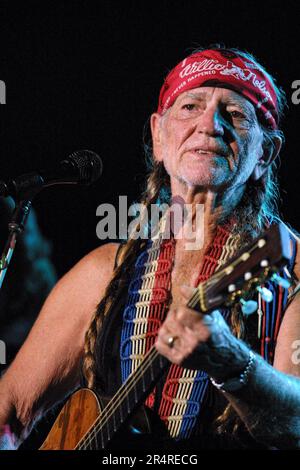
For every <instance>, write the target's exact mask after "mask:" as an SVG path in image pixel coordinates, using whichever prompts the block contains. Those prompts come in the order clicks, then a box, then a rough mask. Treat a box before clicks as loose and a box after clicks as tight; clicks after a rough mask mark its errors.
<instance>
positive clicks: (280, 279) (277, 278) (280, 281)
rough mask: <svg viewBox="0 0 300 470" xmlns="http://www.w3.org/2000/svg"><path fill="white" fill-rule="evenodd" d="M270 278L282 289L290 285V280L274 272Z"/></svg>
mask: <svg viewBox="0 0 300 470" xmlns="http://www.w3.org/2000/svg"><path fill="white" fill-rule="evenodd" d="M271 280H272V281H274V282H276V284H278V285H279V286H281V287H283V288H284V289H288V288H289V287H291V282H290V281H289V280H288V279H285V278H284V277H281V276H279V275H278V274H276V273H274V274H273V276H272V277H271Z"/></svg>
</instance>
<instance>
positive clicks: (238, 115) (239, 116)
mask: <svg viewBox="0 0 300 470" xmlns="http://www.w3.org/2000/svg"><path fill="white" fill-rule="evenodd" d="M229 114H230V116H231V117H233V118H237V119H245V118H246V116H245V115H244V114H243V113H241V112H240V111H229Z"/></svg>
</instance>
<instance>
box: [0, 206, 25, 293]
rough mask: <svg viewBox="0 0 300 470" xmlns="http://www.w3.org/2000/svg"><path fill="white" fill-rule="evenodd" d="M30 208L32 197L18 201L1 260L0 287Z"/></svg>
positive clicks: (9, 225)
mask: <svg viewBox="0 0 300 470" xmlns="http://www.w3.org/2000/svg"><path fill="white" fill-rule="evenodd" d="M30 209H31V199H24V200H21V201H18V202H17V203H16V207H15V209H14V212H13V215H12V218H11V221H10V222H9V224H8V231H9V234H8V239H7V242H6V244H5V247H4V250H3V253H2V256H1V260H0V289H1V287H2V284H3V281H4V278H5V275H6V273H7V269H8V266H9V263H10V261H11V258H12V255H13V253H14V250H15V246H16V242H17V237H18V235H19V234H20V233H22V232H23V230H24V228H25V224H26V221H27V218H28V215H29V212H30Z"/></svg>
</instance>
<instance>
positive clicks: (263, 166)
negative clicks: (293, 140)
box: [251, 136, 282, 181]
mask: <svg viewBox="0 0 300 470" xmlns="http://www.w3.org/2000/svg"><path fill="white" fill-rule="evenodd" d="M281 146H282V139H281V137H279V136H274V137H273V141H272V143H271V142H269V143H268V144H265V145H264V144H262V155H261V157H260V158H259V160H258V162H257V163H256V165H255V168H254V170H253V173H252V175H251V176H252V179H254V180H255V181H257V180H259V178H261V177H262V175H263V174H264V173H265V172H266V170H267V169H268V167H269V166H270V165H271V163H272V162H273V161H274V160H275V158H276V157H277V156H278V154H279V152H280V149H281Z"/></svg>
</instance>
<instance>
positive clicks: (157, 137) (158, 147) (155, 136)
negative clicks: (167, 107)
mask: <svg viewBox="0 0 300 470" xmlns="http://www.w3.org/2000/svg"><path fill="white" fill-rule="evenodd" d="M161 119H162V117H161V115H160V114H158V113H154V114H152V115H151V119H150V125H151V135H152V145H153V158H154V160H156V161H157V162H161V161H162V159H163V158H162V139H161Z"/></svg>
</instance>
